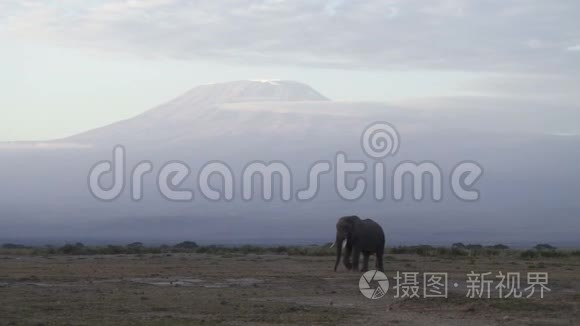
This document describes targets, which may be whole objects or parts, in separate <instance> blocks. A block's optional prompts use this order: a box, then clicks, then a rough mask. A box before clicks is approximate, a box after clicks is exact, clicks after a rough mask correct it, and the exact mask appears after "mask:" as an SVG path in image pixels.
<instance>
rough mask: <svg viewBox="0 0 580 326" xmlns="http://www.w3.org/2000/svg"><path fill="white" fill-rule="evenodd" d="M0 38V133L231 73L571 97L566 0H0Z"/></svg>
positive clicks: (133, 107)
mask: <svg viewBox="0 0 580 326" xmlns="http://www.w3.org/2000/svg"><path fill="white" fill-rule="evenodd" d="M0 40H1V41H2V43H1V44H2V47H1V51H0V89H1V93H0V112H1V113H2V114H1V119H0V141H10V140H44V139H51V138H58V137H63V136H67V135H70V134H73V133H76V132H80V131H84V130H87V129H90V128H94V127H98V126H101V125H104V124H108V123H111V122H114V121H117V120H120V119H123V118H129V117H131V116H133V115H135V114H138V113H140V112H142V111H144V110H146V109H148V108H150V107H152V106H154V105H156V104H159V103H161V102H164V101H167V100H169V99H171V98H173V97H175V96H177V95H179V94H180V93H182V92H184V91H185V90H187V89H189V88H191V87H194V86H195V85H197V84H205V83H210V82H218V81H228V80H237V79H267V78H272V79H292V80H298V81H302V82H304V83H307V84H309V85H311V86H312V87H314V88H316V89H317V90H319V91H320V92H321V93H323V94H324V95H326V96H328V97H330V98H333V99H338V100H368V101H396V100H400V99H404V98H411V99H414V98H421V97H433V96H456V95H463V96H464V95H485V96H493V97H494V98H497V99H498V101H499V100H501V99H502V98H505V97H522V98H526V99H527V100H530V99H532V100H534V101H537V102H538V103H546V107H549V105H550V104H551V103H557V104H558V105H564V106H569V107H570V108H578V104H577V103H578V100H579V99H580V96H579V95H578V90H579V89H580V77H579V76H580V2H579V1H577V0H569V1H546V0H525V1H524V0H521V1H520V0H513V1H507V0H480V1H459V0H433V1H419V0H400V1H396V0H392V1H385V0H383V1H379V0H368V1H346V0H334V1H315V0H292V1H290V0H288V1H284V0H269V1H266V0H262V1H258V0H242V1H235V2H234V1H217V0H207V1H185V0H150V1H137V0H130V1H98V0H89V1H87V0H54V1H47V0H39V1H34V0H14V1H12V0H1V1H0ZM544 114H546V115H549V114H550V112H549V109H546V112H545V113H544Z"/></svg>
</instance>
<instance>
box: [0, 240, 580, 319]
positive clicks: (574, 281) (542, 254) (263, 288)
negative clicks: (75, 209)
mask: <svg viewBox="0 0 580 326" xmlns="http://www.w3.org/2000/svg"><path fill="white" fill-rule="evenodd" d="M186 245H187V244H186ZM185 247H187V246H183V247H182V248H181V249H179V248H169V247H165V248H144V247H141V246H139V245H133V246H131V247H99V248H91V247H85V246H82V245H80V244H79V245H70V246H69V247H67V248H4V249H1V250H0V324H1V325H113V324H122V325H272V324H274V325H296V324H298V325H309V324H312V325H335V324H338V325H353V324H369V325H504V324H505V325H578V324H580V318H579V312H578V308H579V305H580V255H578V252H576V251H560V250H547V251H542V250H531V251H516V250H496V249H485V248H481V249H479V248H478V249H476V250H466V249H459V250H457V248H455V249H450V248H439V249H438V248H432V247H427V246H421V247H406V248H393V249H391V250H390V251H389V252H388V254H386V255H385V273H386V275H387V276H388V277H389V280H390V282H391V288H390V289H389V291H388V292H387V294H386V295H385V296H384V297H382V298H381V299H377V300H370V299H367V298H365V297H364V296H363V295H362V294H361V292H360V291H359V287H358V285H359V278H360V277H361V275H362V273H359V272H348V271H346V270H344V267H343V266H340V268H339V271H338V272H333V270H332V268H333V264H334V259H335V258H334V256H333V252H332V251H331V250H330V249H328V248H327V247H325V246H309V247H276V248H259V247H251V246H245V247H238V248H221V247H216V246H210V247H197V246H190V248H185ZM372 264H373V261H372V260H371V265H372ZM397 271H399V272H419V273H420V274H419V275H421V274H422V273H424V272H447V273H448V283H449V285H448V290H449V293H448V298H447V299H444V298H431V299H424V298H412V299H410V298H395V297H394V295H395V290H394V289H393V288H392V285H393V284H394V279H393V277H394V276H395V275H396V273H397ZM471 271H475V272H492V274H493V275H495V274H497V273H498V272H499V271H502V272H504V273H505V272H520V273H521V275H522V287H523V285H524V284H523V283H525V275H526V273H527V272H548V273H549V284H548V287H549V288H550V290H551V291H549V292H546V293H545V296H544V298H543V299H540V298H539V295H535V296H534V297H532V298H519V299H514V298H510V299H498V298H496V297H497V290H494V289H493V288H492V290H491V297H492V298H491V299H486V298H481V299H480V298H476V299H472V298H468V297H466V294H467V291H468V290H467V287H466V280H467V276H466V274H467V273H470V272H471ZM420 281H422V278H421V279H420ZM454 283H457V284H458V286H457V287H455V286H453V285H452V284H454ZM494 285H495V283H494ZM420 292H422V289H421V291H420Z"/></svg>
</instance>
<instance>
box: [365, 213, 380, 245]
mask: <svg viewBox="0 0 580 326" xmlns="http://www.w3.org/2000/svg"><path fill="white" fill-rule="evenodd" d="M362 222H363V223H362V224H363V228H364V232H363V233H364V234H366V239H365V240H367V241H368V242H370V243H369V244H372V245H375V244H377V242H378V244H379V245H381V246H382V247H384V244H385V233H384V231H383V228H382V227H381V225H380V224H379V223H377V222H375V221H373V220H371V219H365V220H363V221H362ZM367 241H363V242H367Z"/></svg>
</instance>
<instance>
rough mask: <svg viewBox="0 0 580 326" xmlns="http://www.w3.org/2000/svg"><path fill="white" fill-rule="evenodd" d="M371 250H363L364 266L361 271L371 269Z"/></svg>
mask: <svg viewBox="0 0 580 326" xmlns="http://www.w3.org/2000/svg"><path fill="white" fill-rule="evenodd" d="M370 254H371V253H370V252H368V251H363V266H362V270H361V272H366V271H368V270H369V256H370Z"/></svg>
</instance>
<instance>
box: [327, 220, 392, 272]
mask: <svg viewBox="0 0 580 326" xmlns="http://www.w3.org/2000/svg"><path fill="white" fill-rule="evenodd" d="M345 240H346V244H344V246H343V242H344V241H345ZM333 246H336V264H335V265H334V271H335V272H336V268H337V267H338V265H339V264H340V256H341V253H342V249H343V247H344V248H345V249H346V250H345V252H344V266H345V267H346V268H347V269H348V270H353V271H358V267H359V266H358V265H359V264H358V260H359V255H360V253H362V254H363V258H364V260H363V267H362V271H363V272H366V271H367V270H368V267H369V266H368V265H369V256H370V255H371V254H376V256H377V259H376V269H377V270H379V271H381V272H382V271H383V252H384V250H385V233H384V232H383V228H382V227H381V226H380V225H379V224H378V223H377V222H375V221H373V220H371V219H364V220H361V219H360V218H359V217H358V216H344V217H341V218H340V219H339V220H338V222H337V223H336V241H335V242H334V244H333ZM351 255H352V264H351V262H350V256H351Z"/></svg>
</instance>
